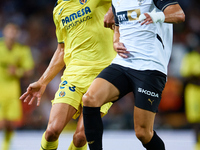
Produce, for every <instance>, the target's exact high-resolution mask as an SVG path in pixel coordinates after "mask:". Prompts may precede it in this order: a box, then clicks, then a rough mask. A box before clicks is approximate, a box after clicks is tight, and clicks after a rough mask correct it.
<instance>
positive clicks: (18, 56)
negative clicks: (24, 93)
mask: <svg viewBox="0 0 200 150" xmlns="http://www.w3.org/2000/svg"><path fill="white" fill-rule="evenodd" d="M19 32H20V30H19V27H18V26H17V25H15V24H12V23H9V24H7V25H6V26H5V28H4V30H3V35H4V37H3V38H1V39H0V57H1V58H0V129H1V130H4V131H5V135H4V140H3V142H2V144H0V145H1V147H0V149H1V150H8V149H9V146H10V141H11V138H12V135H13V131H14V129H15V124H16V121H20V120H21V119H22V106H21V101H20V100H19V96H20V94H21V93H20V92H21V91H20V90H21V88H20V78H21V77H22V76H24V75H25V74H26V75H27V74H30V70H31V69H32V68H33V65H34V63H33V59H32V55H31V51H30V48H29V47H28V46H24V45H22V44H20V43H18V42H16V40H17V37H18V35H19Z"/></svg>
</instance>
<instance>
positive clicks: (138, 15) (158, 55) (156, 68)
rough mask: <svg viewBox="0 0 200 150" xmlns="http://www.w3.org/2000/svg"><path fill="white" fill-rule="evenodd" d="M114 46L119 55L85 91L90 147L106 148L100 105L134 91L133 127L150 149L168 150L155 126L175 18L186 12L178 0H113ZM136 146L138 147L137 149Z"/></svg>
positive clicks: (145, 145)
mask: <svg viewBox="0 0 200 150" xmlns="http://www.w3.org/2000/svg"><path fill="white" fill-rule="evenodd" d="M112 5H113V14H114V16H115V34H114V49H115V50H116V51H117V53H118V56H116V58H115V59H114V60H113V61H112V64H111V65H110V66H109V67H107V68H106V69H104V70H103V71H102V72H101V73H100V74H99V75H98V77H97V78H96V79H95V80H94V81H93V83H92V84H91V86H90V87H89V89H88V91H87V92H86V94H85V95H84V96H83V105H84V107H83V117H84V126H85V134H86V138H87V141H88V143H89V147H90V150H102V134H103V124H102V120H101V116H100V106H102V105H103V104H104V103H106V102H110V101H113V102H114V101H116V100H118V99H120V98H121V97H123V96H124V95H126V94H127V93H129V92H133V93H134V99H135V107H134V129H135V133H136V136H137V138H138V139H139V140H140V141H141V142H142V144H143V146H144V147H145V148H146V149H147V150H165V145H164V142H163V141H162V140H161V138H160V137H159V136H158V135H157V134H156V132H155V131H154V130H153V125H154V119H155V115H156V113H157V110H158V106H159V103H160V100H161V94H162V91H163V89H164V86H165V83H166V76H167V65H168V62H169V59H170V55H171V49H172V37H173V28H172V24H173V23H181V22H183V21H184V20H185V15H184V12H183V10H182V9H181V7H180V5H179V4H178V2H177V1H176V0H113V1H112ZM133 149H134V148H133Z"/></svg>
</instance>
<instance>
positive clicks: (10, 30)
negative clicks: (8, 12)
mask: <svg viewBox="0 0 200 150" xmlns="http://www.w3.org/2000/svg"><path fill="white" fill-rule="evenodd" d="M3 33H4V37H5V38H6V39H9V40H13V41H15V40H16V39H17V37H18V35H19V30H18V28H17V27H16V26H15V25H7V26H6V27H5V28H4V31H3Z"/></svg>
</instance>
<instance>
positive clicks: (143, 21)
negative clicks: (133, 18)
mask: <svg viewBox="0 0 200 150" xmlns="http://www.w3.org/2000/svg"><path fill="white" fill-rule="evenodd" d="M139 22H140V23H141V25H144V24H146V25H148V24H150V23H153V20H152V18H151V16H150V15H149V14H148V13H144V14H141V15H140V16H139Z"/></svg>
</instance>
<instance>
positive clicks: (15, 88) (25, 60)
mask: <svg viewBox="0 0 200 150" xmlns="http://www.w3.org/2000/svg"><path fill="white" fill-rule="evenodd" d="M0 57H1V58H0V95H1V96H0V100H4V99H5V100H6V101H9V99H8V97H10V98H11V97H12V99H19V96H20V94H21V93H20V92H21V90H20V89H21V88H20V80H19V77H20V76H19V77H16V76H12V75H10V74H9V72H8V67H9V65H12V66H16V67H17V70H18V71H20V74H21V75H22V74H23V72H25V71H28V70H30V69H32V68H33V66H34V61H33V58H32V54H31V51H30V48H29V47H28V46H24V45H22V44H20V43H17V42H16V43H15V44H14V45H13V47H12V49H11V50H9V49H8V48H7V46H6V45H5V42H4V39H3V38H1V39H0Z"/></svg>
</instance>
